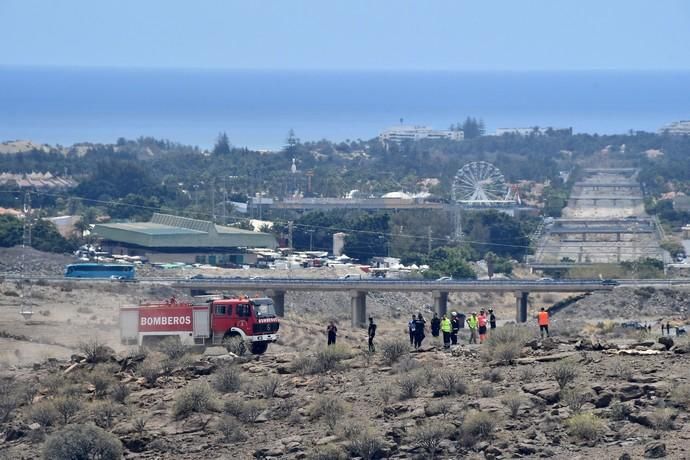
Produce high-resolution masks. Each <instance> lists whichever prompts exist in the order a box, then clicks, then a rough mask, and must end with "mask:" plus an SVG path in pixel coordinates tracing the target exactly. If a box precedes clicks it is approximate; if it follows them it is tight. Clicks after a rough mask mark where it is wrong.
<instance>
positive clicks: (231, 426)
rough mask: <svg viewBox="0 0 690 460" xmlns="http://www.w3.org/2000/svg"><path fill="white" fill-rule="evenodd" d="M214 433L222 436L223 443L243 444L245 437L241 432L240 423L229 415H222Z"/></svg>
mask: <svg viewBox="0 0 690 460" xmlns="http://www.w3.org/2000/svg"><path fill="white" fill-rule="evenodd" d="M216 431H217V432H218V433H220V434H221V435H222V436H223V439H224V440H225V442H244V441H246V440H247V435H246V434H244V432H243V431H242V423H240V421H239V420H237V418H235V417H233V416H231V415H224V416H223V417H221V418H220V420H218V423H217V424H216Z"/></svg>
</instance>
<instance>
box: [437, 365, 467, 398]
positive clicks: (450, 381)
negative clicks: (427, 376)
mask: <svg viewBox="0 0 690 460" xmlns="http://www.w3.org/2000/svg"><path fill="white" fill-rule="evenodd" d="M435 381H436V385H437V387H438V388H439V390H440V391H441V392H443V394H445V395H446V396H452V395H455V394H458V395H461V394H465V392H467V385H466V384H465V382H464V381H463V379H462V377H460V374H458V373H457V372H455V371H453V370H451V369H441V370H440V371H439V372H438V374H437V375H436V380H435Z"/></svg>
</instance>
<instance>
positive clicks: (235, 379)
mask: <svg viewBox="0 0 690 460" xmlns="http://www.w3.org/2000/svg"><path fill="white" fill-rule="evenodd" d="M240 374H241V370H240V368H239V367H238V366H236V365H234V364H223V365H222V366H220V367H219V368H218V369H217V370H216V372H215V373H214V374H213V378H212V379H211V382H212V384H213V388H215V389H216V390H218V391H220V392H221V393H232V392H235V391H238V390H239V389H240V387H241V386H242V377H241V375H240Z"/></svg>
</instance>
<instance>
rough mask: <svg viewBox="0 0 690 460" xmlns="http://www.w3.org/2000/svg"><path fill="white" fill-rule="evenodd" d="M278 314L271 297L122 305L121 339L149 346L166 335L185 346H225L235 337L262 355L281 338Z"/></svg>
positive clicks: (252, 350) (126, 342) (128, 342)
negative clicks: (270, 344)
mask: <svg viewBox="0 0 690 460" xmlns="http://www.w3.org/2000/svg"><path fill="white" fill-rule="evenodd" d="M279 326H280V323H279V322H278V317H277V316H276V314H275V310H274V309H273V301H272V300H271V299H269V298H255V299H250V298H248V297H238V298H228V297H224V298H220V299H213V300H208V301H207V302H206V303H203V304H198V305H197V304H194V303H184V302H178V301H177V300H176V299H175V298H174V297H173V298H171V299H168V300H165V301H161V302H151V303H142V304H140V305H136V306H123V307H121V308H120V339H121V341H122V343H124V344H133V343H136V344H138V345H147V344H152V343H155V342H156V341H158V340H161V339H163V338H165V337H179V340H180V342H181V343H183V344H186V345H211V344H214V345H222V344H224V343H226V342H227V341H228V340H231V339H234V338H235V337H237V338H240V339H242V340H243V341H245V342H246V343H248V344H249V349H250V350H251V352H252V353H254V354H262V353H264V352H265V351H266V350H267V349H268V344H269V343H271V342H275V341H276V340H278V327H279Z"/></svg>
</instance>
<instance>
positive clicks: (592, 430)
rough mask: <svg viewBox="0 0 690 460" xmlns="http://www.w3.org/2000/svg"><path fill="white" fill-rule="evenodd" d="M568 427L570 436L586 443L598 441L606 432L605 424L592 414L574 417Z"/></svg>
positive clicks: (567, 423)
mask: <svg viewBox="0 0 690 460" xmlns="http://www.w3.org/2000/svg"><path fill="white" fill-rule="evenodd" d="M566 425H567V429H568V434H570V435H571V436H573V437H575V438H578V439H582V440H585V441H596V440H598V439H599V438H600V437H601V436H602V434H603V432H604V422H602V421H601V419H599V418H598V417H597V416H596V415H594V414H591V413H582V414H576V415H573V416H572V417H570V418H569V419H568V420H567V422H566Z"/></svg>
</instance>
